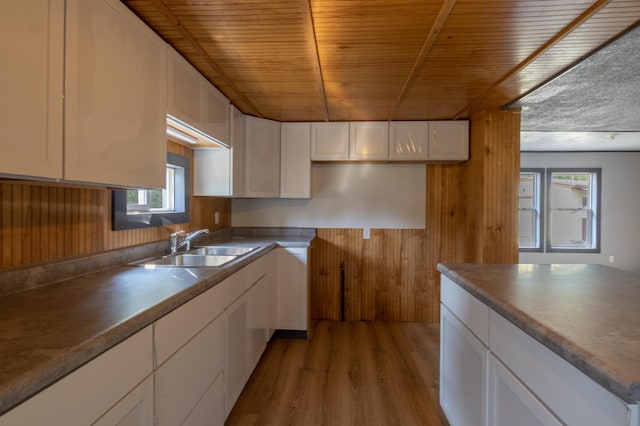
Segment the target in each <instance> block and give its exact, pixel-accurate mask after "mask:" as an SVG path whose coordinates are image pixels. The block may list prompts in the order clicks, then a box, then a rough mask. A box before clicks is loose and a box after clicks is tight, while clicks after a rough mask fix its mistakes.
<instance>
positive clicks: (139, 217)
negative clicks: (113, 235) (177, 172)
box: [112, 152, 191, 231]
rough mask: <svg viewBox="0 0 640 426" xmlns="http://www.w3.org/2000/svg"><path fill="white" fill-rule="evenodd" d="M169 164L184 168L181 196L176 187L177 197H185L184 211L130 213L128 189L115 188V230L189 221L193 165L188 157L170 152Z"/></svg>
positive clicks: (113, 220)
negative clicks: (190, 183)
mask: <svg viewBox="0 0 640 426" xmlns="http://www.w3.org/2000/svg"><path fill="white" fill-rule="evenodd" d="M167 164H173V165H175V166H178V167H183V168H184V194H183V195H182V196H181V194H180V192H179V188H176V199H182V198H183V197H184V211H183V212H180V213H148V214H147V213H144V214H135V215H128V214H127V191H126V190H122V189H114V190H113V191H112V202H113V208H112V223H113V224H112V227H113V230H114V231H119V230H123V229H138V228H151V227H156V226H165V225H174V224H178V223H187V222H189V196H190V194H191V191H190V188H189V182H190V180H191V178H190V176H191V173H190V168H191V165H190V163H189V159H188V158H187V157H183V156H181V155H177V154H173V153H171V152H168V153H167ZM176 202H177V200H176Z"/></svg>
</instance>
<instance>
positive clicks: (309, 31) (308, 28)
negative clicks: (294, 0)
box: [300, 0, 329, 121]
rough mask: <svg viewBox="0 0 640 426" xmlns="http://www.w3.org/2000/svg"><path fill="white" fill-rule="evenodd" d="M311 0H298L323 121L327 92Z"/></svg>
mask: <svg viewBox="0 0 640 426" xmlns="http://www.w3.org/2000/svg"><path fill="white" fill-rule="evenodd" d="M310 2H311V0H300V6H301V8H302V16H303V19H304V27H305V33H306V40H307V45H308V48H309V54H310V55H311V63H312V66H313V73H314V76H315V79H316V83H317V85H318V92H319V93H318V94H319V95H320V101H321V102H322V111H323V112H324V121H329V106H328V104H327V93H326V91H325V89H324V78H323V76H322V65H321V64H320V55H319V53H318V39H317V38H316V29H315V26H314V24H313V22H314V21H313V13H312V12H311V4H310Z"/></svg>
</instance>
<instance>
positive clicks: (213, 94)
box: [202, 77, 231, 145]
mask: <svg viewBox="0 0 640 426" xmlns="http://www.w3.org/2000/svg"><path fill="white" fill-rule="evenodd" d="M202 79H203V80H204V84H203V87H204V93H203V97H204V111H203V127H202V131H203V132H204V133H206V134H208V135H209V136H211V137H213V138H214V139H216V140H219V141H220V142H222V143H224V144H227V145H228V144H229V143H230V137H229V133H230V130H229V126H230V123H231V120H230V115H231V109H230V103H229V100H228V99H227V98H226V97H225V96H224V95H223V94H222V93H220V92H219V91H218V89H216V88H215V87H214V86H213V84H211V83H209V81H207V80H206V79H204V77H202Z"/></svg>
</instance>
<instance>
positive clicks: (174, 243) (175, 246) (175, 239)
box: [169, 228, 209, 255]
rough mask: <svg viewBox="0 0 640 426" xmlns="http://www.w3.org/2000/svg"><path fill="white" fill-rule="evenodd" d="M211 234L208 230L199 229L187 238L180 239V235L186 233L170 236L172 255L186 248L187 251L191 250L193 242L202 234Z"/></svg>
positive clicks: (186, 236) (176, 233) (180, 232)
mask: <svg viewBox="0 0 640 426" xmlns="http://www.w3.org/2000/svg"><path fill="white" fill-rule="evenodd" d="M208 232H209V230H208V229H206V228H205V229H198V230H196V231H192V232H189V233H188V234H185V236H184V237H183V238H182V239H180V238H179V237H180V235H182V234H184V233H185V232H184V231H182V230H181V231H176V232H174V233H173V234H171V235H169V241H171V254H172V255H173V254H176V253H178V250H179V249H180V248H182V247H184V246H186V248H185V251H189V250H191V240H193V239H194V238H195V237H197V236H198V235H201V234H207V233H208Z"/></svg>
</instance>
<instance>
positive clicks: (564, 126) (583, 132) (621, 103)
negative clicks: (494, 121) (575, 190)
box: [513, 27, 640, 151]
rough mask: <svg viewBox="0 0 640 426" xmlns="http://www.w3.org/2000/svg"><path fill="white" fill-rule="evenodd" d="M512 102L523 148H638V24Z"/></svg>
mask: <svg viewBox="0 0 640 426" xmlns="http://www.w3.org/2000/svg"><path fill="white" fill-rule="evenodd" d="M513 105H515V106H520V107H521V108H522V114H521V118H522V122H521V130H522V134H521V150H523V151H640V27H637V28H635V29H634V30H632V31H630V32H628V33H626V34H625V35H623V36H622V37H620V38H618V39H617V40H615V41H613V42H612V43H610V44H608V45H607V46H605V47H604V48H602V49H600V50H598V51H597V52H595V53H594V54H593V55H591V56H589V57H588V58H586V59H585V60H584V61H582V62H580V63H579V64H577V65H576V66H574V67H573V68H571V69H570V70H568V71H567V72H565V73H563V74H562V75H560V76H559V77H557V78H555V79H554V80H552V81H550V82H549V83H547V84H545V85H543V86H542V87H540V88H538V89H536V90H535V91H533V92H531V93H529V94H528V95H526V96H524V97H523V98H522V99H520V100H519V101H518V102H515V103H514V104H513Z"/></svg>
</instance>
